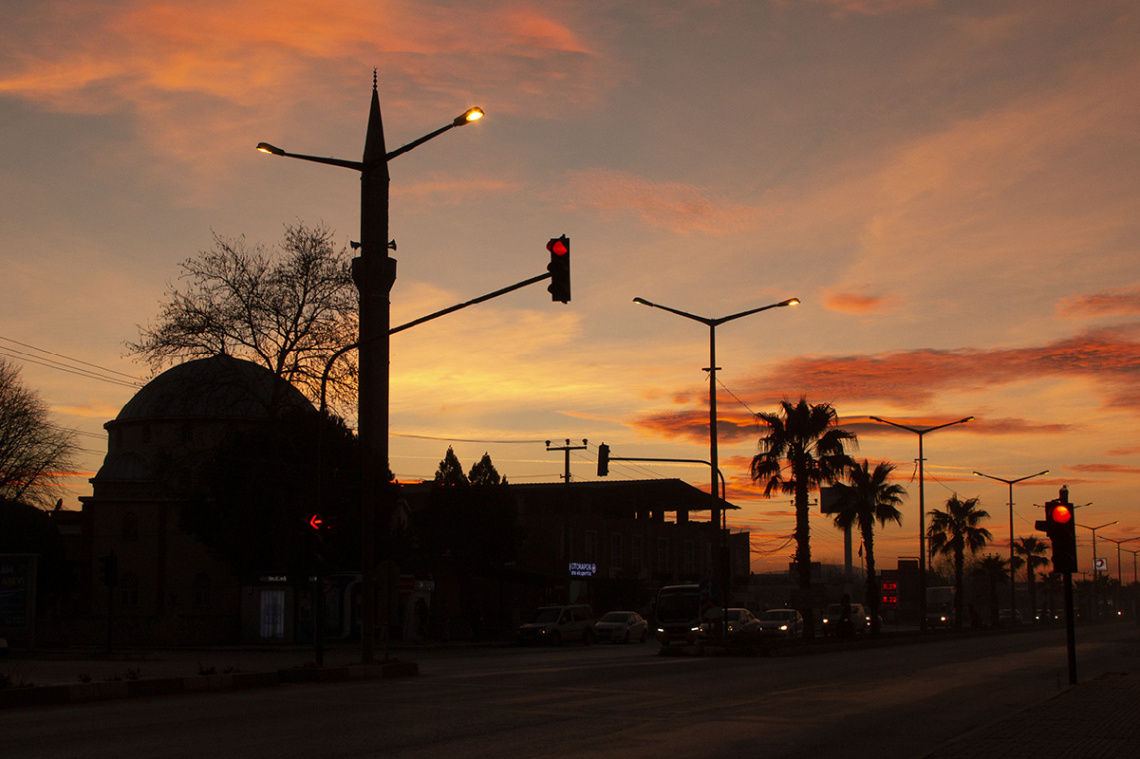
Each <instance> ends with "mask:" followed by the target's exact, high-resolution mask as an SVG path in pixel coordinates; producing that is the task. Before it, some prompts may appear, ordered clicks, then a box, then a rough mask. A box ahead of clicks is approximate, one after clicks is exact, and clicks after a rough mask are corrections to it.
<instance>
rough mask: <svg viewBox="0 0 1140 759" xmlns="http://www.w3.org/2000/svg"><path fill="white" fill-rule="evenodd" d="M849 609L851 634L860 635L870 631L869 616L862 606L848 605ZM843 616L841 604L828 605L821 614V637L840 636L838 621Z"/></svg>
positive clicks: (841, 633)
mask: <svg viewBox="0 0 1140 759" xmlns="http://www.w3.org/2000/svg"><path fill="white" fill-rule="evenodd" d="M848 606H850V607H851V633H852V634H854V635H862V634H863V633H866V632H870V631H871V614H870V612H868V611H867V609H866V607H864V606H863V605H862V604H848ZM842 616H843V604H830V605H828V607H827V609H826V610H825V611H824V612H823V635H824V637H825V638H826V637H827V636H829V635H835V636H842V635H843V632H842V631H840V629H839V620H840V618H841V617H842Z"/></svg>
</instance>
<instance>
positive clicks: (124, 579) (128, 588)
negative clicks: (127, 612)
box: [119, 572, 139, 609]
mask: <svg viewBox="0 0 1140 759" xmlns="http://www.w3.org/2000/svg"><path fill="white" fill-rule="evenodd" d="M119 603H120V604H122V606H123V608H125V609H134V608H137V607H138V605H139V576H138V575H136V574H135V573H134V572H124V573H123V574H122V575H120V577H119Z"/></svg>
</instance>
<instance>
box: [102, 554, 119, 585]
mask: <svg viewBox="0 0 1140 759" xmlns="http://www.w3.org/2000/svg"><path fill="white" fill-rule="evenodd" d="M99 579H100V580H102V581H103V584H104V585H106V586H107V587H108V588H113V587H115V586H116V585H117V584H118V583H119V557H118V556H116V555H115V552H114V551H111V553H109V554H107V555H106V556H103V557H102V558H100V559H99Z"/></svg>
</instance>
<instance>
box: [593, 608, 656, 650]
mask: <svg viewBox="0 0 1140 759" xmlns="http://www.w3.org/2000/svg"><path fill="white" fill-rule="evenodd" d="M648 637H649V623H648V622H646V621H645V619H644V618H643V617H642V616H641V615H640V614H638V613H637V612H636V611H611V612H608V613H606V614H603V615H602V616H601V618H599V619H598V621H597V622H595V623H594V638H595V640H597V641H598V642H602V641H607V640H608V641H611V642H613V643H630V642H632V641H635V640H636V641H637V642H638V643H644V642H645V640H646V638H648Z"/></svg>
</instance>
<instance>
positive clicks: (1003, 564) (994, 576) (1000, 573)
mask: <svg viewBox="0 0 1140 759" xmlns="http://www.w3.org/2000/svg"><path fill="white" fill-rule="evenodd" d="M977 572H978V574H980V575H981V576H983V577H985V578H986V579H987V580H989V583H990V626H992V627H997V626H998V619H999V617H998V600H997V586H998V585H999V584H1004V583H1005V581H1006V580H1007V579H1009V560H1008V559H1004V558H1002V557H1001V556H998V555H996V554H992V553H988V554H986V555H985V556H983V557H982V560H981V561H980V562H978V568H977ZM1010 621H1013V610H1012V609H1010Z"/></svg>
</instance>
